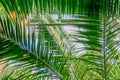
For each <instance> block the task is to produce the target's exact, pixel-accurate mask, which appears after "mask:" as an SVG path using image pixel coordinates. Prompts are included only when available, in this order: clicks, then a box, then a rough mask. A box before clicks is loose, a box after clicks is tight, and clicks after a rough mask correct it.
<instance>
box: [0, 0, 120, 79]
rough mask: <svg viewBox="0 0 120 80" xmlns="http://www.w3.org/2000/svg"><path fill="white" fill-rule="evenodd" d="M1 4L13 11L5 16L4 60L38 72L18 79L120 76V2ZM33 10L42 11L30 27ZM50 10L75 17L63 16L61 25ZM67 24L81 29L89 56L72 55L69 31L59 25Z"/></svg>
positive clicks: (19, 0)
mask: <svg viewBox="0 0 120 80" xmlns="http://www.w3.org/2000/svg"><path fill="white" fill-rule="evenodd" d="M0 2H1V4H2V5H3V7H4V8H5V10H6V12H7V13H8V15H7V18H6V17H5V18H2V17H1V18H0V21H1V22H0V29H1V31H2V32H1V36H0V43H1V44H0V53H1V54H0V55H1V56H2V57H1V61H4V60H6V61H8V60H9V59H10V61H11V60H13V62H9V63H10V64H13V63H16V65H17V68H18V67H19V65H22V68H23V69H22V68H21V70H19V71H22V70H25V69H28V68H29V70H28V72H32V71H35V72H34V73H33V72H32V73H30V74H28V72H27V71H26V73H24V74H21V75H20V76H17V77H16V78H14V79H26V77H33V78H32V79H33V80H34V78H37V79H38V78H41V79H48V78H47V77H48V76H49V77H50V76H54V75H56V76H57V79H62V80H95V79H99V80H114V79H119V76H118V75H119V41H117V40H116V39H117V36H118V34H119V32H120V28H119V25H120V24H119V16H120V15H119V13H120V12H119V8H120V6H119V3H120V2H119V0H29V1H28V0H24V1H23V0H0ZM12 3H13V4H12ZM73 3H74V4H73ZM34 13H35V14H34ZM32 14H33V15H37V16H36V17H37V18H35V22H37V25H35V26H30V24H31V22H30V20H31V19H32V18H31V17H29V15H32ZM46 14H49V15H51V14H57V15H70V17H71V19H70V20H64V19H61V22H62V23H59V24H57V23H56V22H55V21H54V20H53V19H52V18H51V17H49V16H47V17H46V16H45V15H46ZM40 15H41V17H40ZM43 16H45V17H43ZM27 20H28V21H27ZM64 22H67V25H73V26H74V27H77V28H78V29H79V30H77V31H76V33H75V34H73V35H72V36H73V38H75V39H74V40H75V42H77V43H81V44H83V45H84V46H82V47H81V48H80V49H78V50H77V52H82V51H84V52H85V53H84V54H80V55H79V56H77V57H76V56H74V55H71V50H70V51H69V47H68V45H65V42H66V41H67V40H64V39H66V36H63V35H65V34H62V33H64V31H62V29H61V27H56V26H58V25H66V23H64ZM51 23H52V24H51ZM56 24H57V25H56ZM52 25H55V26H54V27H53V26H52ZM8 43H9V44H8ZM71 43H72V42H71ZM11 44H12V45H13V46H10V45H11ZM19 51H20V52H19ZM16 52H17V53H16ZM8 53H9V55H8ZM68 53H69V54H68ZM68 55H69V56H68ZM18 63H19V64H18ZM32 69H34V70H32ZM117 70H118V71H117ZM10 75H12V73H11V74H10ZM10 75H9V76H10ZM49 79H50V78H49Z"/></svg>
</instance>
